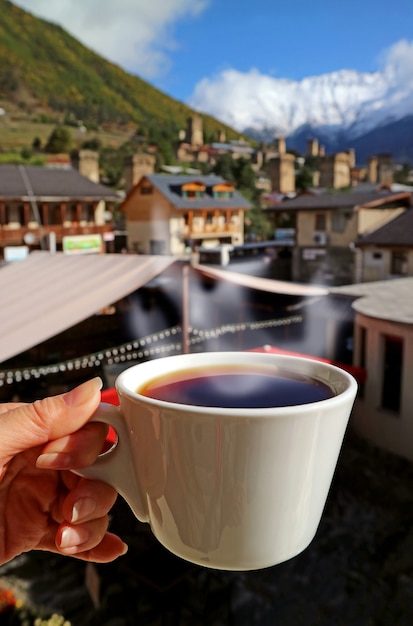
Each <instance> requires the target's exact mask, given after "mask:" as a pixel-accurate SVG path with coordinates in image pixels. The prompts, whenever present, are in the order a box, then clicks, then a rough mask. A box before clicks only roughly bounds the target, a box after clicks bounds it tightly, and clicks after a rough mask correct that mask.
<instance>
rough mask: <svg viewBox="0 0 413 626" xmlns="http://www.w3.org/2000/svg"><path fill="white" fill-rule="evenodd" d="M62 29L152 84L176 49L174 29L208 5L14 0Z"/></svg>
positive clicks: (158, 0) (172, 0)
mask: <svg viewBox="0 0 413 626" xmlns="http://www.w3.org/2000/svg"><path fill="white" fill-rule="evenodd" d="M14 2H15V4H17V5H19V6H20V7H22V8H23V9H25V10H27V11H30V12H31V13H33V14H35V15H37V16H38V17H41V18H43V19H46V20H48V21H50V22H54V23H57V24H59V25H60V26H62V27H63V28H64V29H65V30H67V31H68V32H70V33H71V34H72V35H74V36H75V37H76V38H77V39H79V41H81V42H82V43H84V44H85V45H86V46H88V47H89V48H92V49H93V50H95V51H96V52H98V53H99V54H101V55H102V56H103V57H104V58H105V59H108V60H110V61H113V62H115V63H117V64H119V65H121V66H122V67H123V68H124V69H126V70H128V71H130V72H133V73H135V74H138V75H139V76H142V77H143V78H147V79H151V78H155V77H156V76H160V75H162V74H164V73H166V72H167V71H168V70H169V67H170V57H169V53H170V52H171V50H173V49H175V48H176V47H177V46H178V43H177V42H176V41H175V39H174V36H173V26H174V24H175V23H176V22H177V21H178V20H181V19H185V18H191V17H195V16H196V15H198V14H199V13H201V12H202V11H203V10H204V8H205V7H206V6H207V4H208V2H209V0H116V2H114V1H113V0H82V1H81V2H78V1H75V2H74V0H14Z"/></svg>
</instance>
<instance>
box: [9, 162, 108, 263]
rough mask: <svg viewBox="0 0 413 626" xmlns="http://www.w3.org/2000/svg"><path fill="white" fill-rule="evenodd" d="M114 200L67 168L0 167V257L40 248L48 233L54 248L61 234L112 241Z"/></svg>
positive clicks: (88, 179)
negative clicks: (8, 251) (16, 250)
mask: <svg viewBox="0 0 413 626" xmlns="http://www.w3.org/2000/svg"><path fill="white" fill-rule="evenodd" d="M119 201H120V197H119V195H118V194H117V193H115V192H114V191H113V190H112V189H110V188H108V187H106V186H104V185H101V184H99V183H96V182H93V181H92V180H90V178H87V177H86V176H83V175H81V174H80V173H79V171H77V170H75V169H72V168H56V169H54V168H47V167H37V166H28V165H0V254H1V255H2V256H3V255H4V249H7V248H9V247H13V246H15V247H17V246H25V245H27V246H29V247H30V249H35V248H42V247H44V245H45V241H47V240H48V238H49V237H50V235H51V234H52V235H53V237H54V238H55V242H56V246H57V249H61V248H62V242H63V239H64V237H66V236H78V235H92V234H93V235H100V236H101V237H102V240H103V241H105V240H107V242H108V246H109V247H110V245H111V241H113V225H112V217H111V213H112V209H113V207H114V206H115V204H117V203H119Z"/></svg>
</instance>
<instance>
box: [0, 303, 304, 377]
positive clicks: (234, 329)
mask: <svg viewBox="0 0 413 626" xmlns="http://www.w3.org/2000/svg"><path fill="white" fill-rule="evenodd" d="M302 321H303V318H302V316H301V315H293V316H290V317H282V318H279V319H273V320H265V321H262V322H242V323H238V324H224V325H222V326H219V327H217V328H209V329H200V328H189V329H188V332H189V335H190V338H189V341H188V343H189V345H197V344H200V343H203V342H206V341H209V340H211V339H220V338H221V337H223V336H224V335H226V334H235V333H240V332H245V331H246V330H254V331H255V330H266V329H270V328H275V327H277V326H288V325H291V324H300V323H301V322H302ZM179 337H182V327H181V326H174V327H172V328H168V329H166V330H162V331H160V332H158V333H154V334H152V335H148V336H147V337H143V338H142V339H139V340H134V341H133V342H130V341H129V342H128V343H125V344H122V345H120V346H116V347H114V348H106V349H105V350H104V351H103V350H99V352H95V353H93V354H89V355H86V356H82V357H78V358H75V359H70V360H68V361H62V362H60V363H53V364H51V365H40V366H39V367H30V368H28V367H25V368H19V369H8V370H0V387H3V386H4V385H11V384H13V383H19V382H22V381H27V380H30V379H33V378H35V379H38V378H40V377H42V376H48V375H51V374H58V373H59V372H66V371H73V370H82V369H91V368H95V367H101V366H102V365H103V364H106V365H114V364H119V363H127V362H130V361H141V360H142V359H145V360H146V359H148V358H150V357H160V356H165V355H171V354H180V353H181V352H182V342H181V341H180V340H179ZM177 338H178V341H176V339H177ZM167 339H171V340H172V343H167V344H158V345H153V344H157V343H158V342H160V341H161V342H162V341H165V340H167Z"/></svg>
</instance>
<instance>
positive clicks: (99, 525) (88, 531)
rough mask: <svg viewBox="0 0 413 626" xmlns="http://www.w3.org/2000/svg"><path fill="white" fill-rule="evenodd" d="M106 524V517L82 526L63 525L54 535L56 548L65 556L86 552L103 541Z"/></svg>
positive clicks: (107, 519) (107, 520) (107, 521)
mask: <svg viewBox="0 0 413 626" xmlns="http://www.w3.org/2000/svg"><path fill="white" fill-rule="evenodd" d="M108 523H109V518H108V516H107V515H105V516H104V517H101V518H99V519H95V520H92V521H90V522H85V523H84V524H76V525H74V524H68V523H63V524H61V525H60V526H59V529H58V531H57V533H56V546H57V547H58V548H59V550H60V552H61V553H62V554H67V555H73V554H79V553H80V552H88V551H89V550H92V549H93V548H96V546H98V545H99V544H100V543H101V542H102V541H103V539H104V537H105V534H106V532H107V529H108Z"/></svg>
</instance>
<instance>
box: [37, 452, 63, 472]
mask: <svg viewBox="0 0 413 626" xmlns="http://www.w3.org/2000/svg"><path fill="white" fill-rule="evenodd" d="M71 465H72V459H71V457H70V456H69V455H68V454H64V453H63V452H49V453H45V454H40V455H39V456H38V457H37V460H36V467H40V468H41V469H64V468H65V467H70V466H71Z"/></svg>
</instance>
